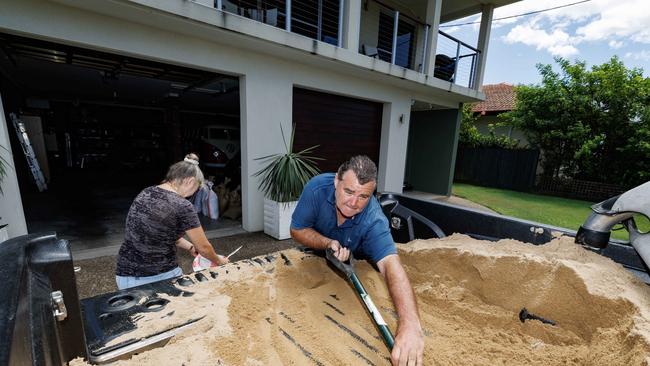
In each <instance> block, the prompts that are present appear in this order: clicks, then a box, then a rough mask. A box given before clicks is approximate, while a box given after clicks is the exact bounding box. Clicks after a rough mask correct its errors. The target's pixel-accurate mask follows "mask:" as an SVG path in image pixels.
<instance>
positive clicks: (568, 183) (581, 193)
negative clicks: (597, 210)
mask: <svg viewBox="0 0 650 366" xmlns="http://www.w3.org/2000/svg"><path fill="white" fill-rule="evenodd" d="M625 191H626V189H625V187H623V186H620V185H617V184H609V183H600V182H591V181H586V180H578V179H568V178H553V177H543V176H541V177H539V179H538V181H537V185H536V186H535V192H537V193H541V194H547V195H551V196H560V197H565V198H572V199H579V200H586V201H590V202H600V201H604V200H606V199H608V198H610V197H614V196H617V195H619V194H621V193H623V192H625Z"/></svg>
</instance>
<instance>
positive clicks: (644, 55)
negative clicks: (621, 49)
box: [625, 50, 650, 61]
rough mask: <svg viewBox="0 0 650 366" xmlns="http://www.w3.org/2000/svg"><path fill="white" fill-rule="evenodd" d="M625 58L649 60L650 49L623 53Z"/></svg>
mask: <svg viewBox="0 0 650 366" xmlns="http://www.w3.org/2000/svg"><path fill="white" fill-rule="evenodd" d="M625 58H629V59H632V60H641V61H650V51H646V50H644V51H639V52H628V53H626V54H625Z"/></svg>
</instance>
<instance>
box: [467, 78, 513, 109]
mask: <svg viewBox="0 0 650 366" xmlns="http://www.w3.org/2000/svg"><path fill="white" fill-rule="evenodd" d="M482 90H483V93H485V100H484V101H482V102H479V103H475V104H474V105H473V106H472V112H474V113H481V114H486V113H490V112H505V111H510V110H512V109H513V108H514V107H515V88H514V86H512V85H510V84H506V83H500V84H491V85H483V89H482Z"/></svg>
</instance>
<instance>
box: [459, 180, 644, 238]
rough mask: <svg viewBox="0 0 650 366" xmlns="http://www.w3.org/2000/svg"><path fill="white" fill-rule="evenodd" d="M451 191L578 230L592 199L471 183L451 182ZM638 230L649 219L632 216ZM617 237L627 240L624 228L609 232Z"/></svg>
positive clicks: (512, 213)
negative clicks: (525, 191) (585, 199)
mask: <svg viewBox="0 0 650 366" xmlns="http://www.w3.org/2000/svg"><path fill="white" fill-rule="evenodd" d="M452 194H454V195H456V196H459V197H462V198H465V199H468V200H470V201H472V202H475V203H478V204H480V205H483V206H485V207H488V208H490V209H492V210H494V211H496V212H498V213H500V214H502V215H507V216H513V217H517V218H520V219H524V220H531V221H537V222H540V223H544V224H549V225H554V226H560V227H564V228H568V229H572V230H578V228H579V227H580V225H581V224H582V223H583V222H584V221H585V219H586V218H587V217H588V216H589V215H590V214H591V208H590V206H591V205H592V204H593V202H587V201H580V200H572V199H566V198H559V197H551V196H542V195H537V194H530V193H522V192H516V191H508V190H505V189H497V188H487V187H479V186H472V185H469V184H460V183H455V184H454V185H453V188H452ZM636 221H637V224H639V226H640V228H641V229H642V231H648V230H650V222H648V220H647V219H645V218H644V217H640V218H636ZM613 236H614V237H615V238H618V239H627V231H625V230H618V231H614V232H613Z"/></svg>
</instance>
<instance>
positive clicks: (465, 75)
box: [433, 31, 479, 89]
mask: <svg viewBox="0 0 650 366" xmlns="http://www.w3.org/2000/svg"><path fill="white" fill-rule="evenodd" d="M438 34H439V36H438V42H437V45H438V46H437V48H436V60H435V68H434V73H433V76H435V77H437V78H439V79H443V80H447V81H451V82H452V83H454V84H458V85H461V86H466V87H468V88H470V89H476V87H477V85H476V68H477V67H478V61H479V60H478V55H479V50H477V49H476V48H474V47H472V46H470V45H468V44H467V43H464V42H462V41H460V40H458V39H456V38H454V37H452V36H450V35H449V34H447V33H445V32H443V31H438Z"/></svg>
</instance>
